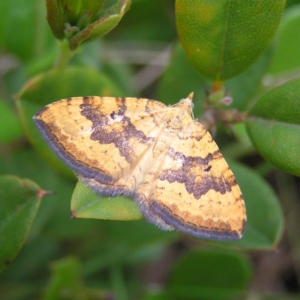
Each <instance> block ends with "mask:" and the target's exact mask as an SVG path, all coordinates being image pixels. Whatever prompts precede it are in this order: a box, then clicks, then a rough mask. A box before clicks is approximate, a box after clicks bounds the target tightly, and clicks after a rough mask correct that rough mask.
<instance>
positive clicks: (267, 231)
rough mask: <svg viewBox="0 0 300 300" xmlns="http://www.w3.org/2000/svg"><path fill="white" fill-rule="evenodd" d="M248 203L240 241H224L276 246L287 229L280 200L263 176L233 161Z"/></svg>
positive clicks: (239, 244)
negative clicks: (243, 230) (243, 231)
mask: <svg viewBox="0 0 300 300" xmlns="http://www.w3.org/2000/svg"><path fill="white" fill-rule="evenodd" d="M229 166H230V168H231V169H232V171H233V173H234V175H235V177H236V180H237V182H238V184H239V186H240V188H241V191H242V194H243V197H244V199H245V204H246V214H247V225H246V230H245V233H244V236H243V238H242V239H240V240H239V241H235V242H226V243H222V245H223V246H226V245H228V246H238V247H243V248H248V249H274V248H275V247H276V246H277V244H278V242H279V241H280V238H281V236H282V231H283V214H282V211H281V208H280V205H279V200H278V198H277V196H276V194H275V193H274V191H273V190H272V188H271V187H270V186H269V184H268V183H267V182H265V180H264V179H263V178H261V177H260V176H259V175H258V174H257V173H256V172H254V171H252V170H251V169H249V168H247V167H245V166H243V165H241V164H238V163H233V162H229Z"/></svg>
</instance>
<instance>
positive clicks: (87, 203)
mask: <svg viewBox="0 0 300 300" xmlns="http://www.w3.org/2000/svg"><path fill="white" fill-rule="evenodd" d="M71 210H72V215H73V216H74V217H76V218H94V219H104V220H139V219H141V218H142V215H141V213H140V210H139V208H138V206H137V205H136V204H135V203H134V202H133V200H131V199H128V198H124V197H104V196H100V195H97V194H96V193H94V192H93V190H92V189H90V188H88V187H86V186H85V185H84V184H83V183H82V182H80V181H79V182H78V183H77V185H76V187H75V190H74V192H73V195H72V200H71Z"/></svg>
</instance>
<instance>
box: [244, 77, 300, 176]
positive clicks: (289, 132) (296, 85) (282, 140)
mask: <svg viewBox="0 0 300 300" xmlns="http://www.w3.org/2000/svg"><path fill="white" fill-rule="evenodd" d="M299 116H300V79H296V80H293V81H289V82H287V83H285V84H283V85H281V86H279V87H277V88H275V89H273V90H271V91H269V92H268V93H266V94H265V95H263V96H262V97H261V98H260V99H259V100H258V102H257V103H256V104H255V106H254V107H253V108H252V110H251V111H250V113H249V117H248V118H247V121H246V126H247V131H248V133H249V136H250V138H251V140H252V143H253V145H254V147H255V148H256V149H257V151H258V152H259V153H260V154H261V155H262V156H263V157H264V158H265V159H266V160H268V161H270V162H271V163H272V164H274V165H275V166H277V167H279V168H281V169H282V170H284V171H286V172H288V173H291V174H294V175H296V176H300V148H299V145H300V126H299V125H300V117H299Z"/></svg>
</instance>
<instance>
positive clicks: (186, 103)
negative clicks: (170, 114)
mask: <svg viewBox="0 0 300 300" xmlns="http://www.w3.org/2000/svg"><path fill="white" fill-rule="evenodd" d="M193 96H194V93H193V92H191V93H190V94H189V95H188V96H187V97H186V98H183V99H181V100H180V101H179V103H178V104H177V105H178V106H180V107H181V108H183V109H185V110H186V111H187V112H188V113H189V114H190V115H192V116H193V109H194V103H193Z"/></svg>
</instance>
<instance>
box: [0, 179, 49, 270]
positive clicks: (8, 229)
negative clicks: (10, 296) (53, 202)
mask: <svg viewBox="0 0 300 300" xmlns="http://www.w3.org/2000/svg"><path fill="white" fill-rule="evenodd" d="M44 194H45V192H44V191H42V190H41V189H40V188H39V187H38V186H37V185H36V184H35V183H34V182H32V181H31V180H29V179H20V178H18V177H15V176H0V245H1V247H0V270H2V269H3V268H4V267H5V266H6V265H8V264H9V263H10V262H11V261H12V260H13V259H14V258H15V257H16V255H17V254H18V252H19V251H20V249H21V247H22V245H23V244H24V242H25V239H26V237H27V234H28V232H29V230H30V227H31V224H32V222H33V220H34V218H35V215H36V213H37V211H38V208H39V205H40V201H41V198H42V196H43V195H44Z"/></svg>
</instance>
